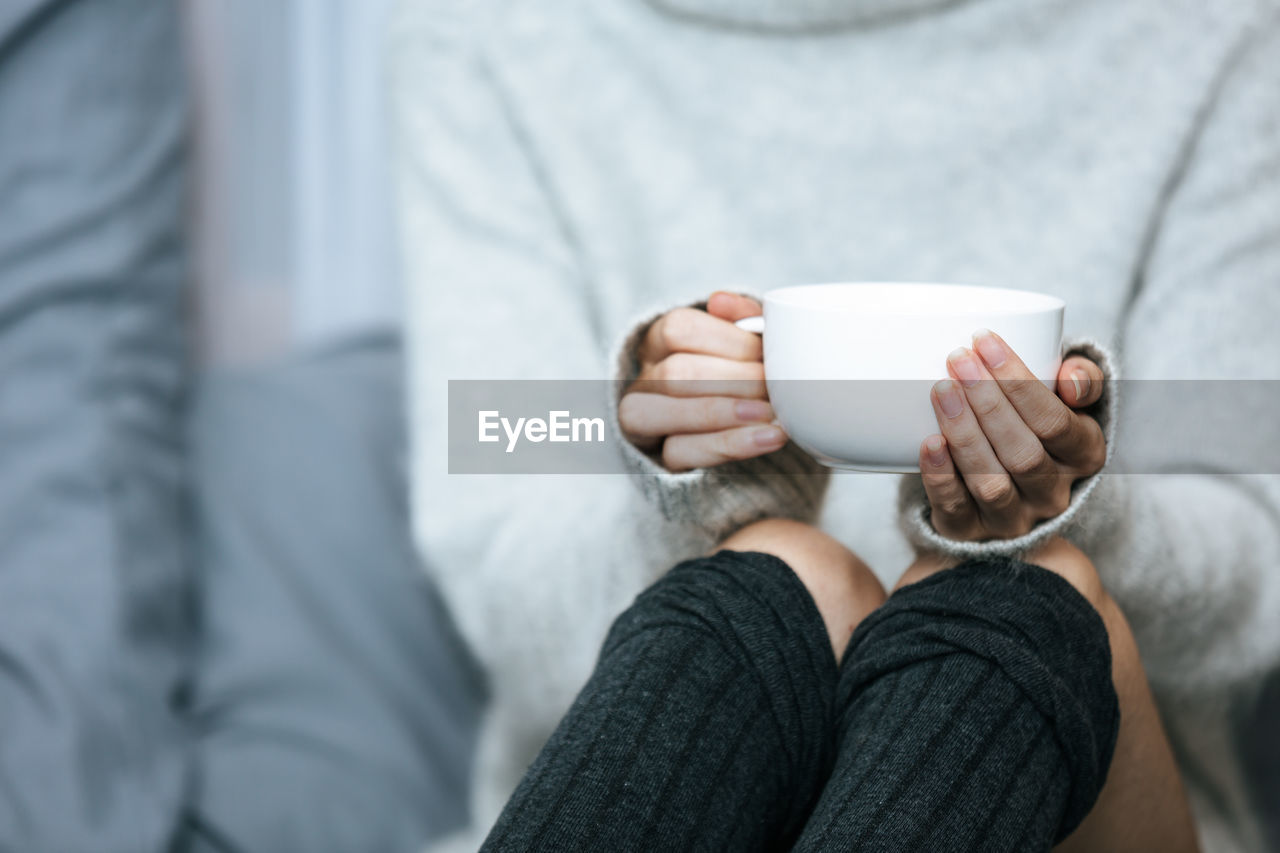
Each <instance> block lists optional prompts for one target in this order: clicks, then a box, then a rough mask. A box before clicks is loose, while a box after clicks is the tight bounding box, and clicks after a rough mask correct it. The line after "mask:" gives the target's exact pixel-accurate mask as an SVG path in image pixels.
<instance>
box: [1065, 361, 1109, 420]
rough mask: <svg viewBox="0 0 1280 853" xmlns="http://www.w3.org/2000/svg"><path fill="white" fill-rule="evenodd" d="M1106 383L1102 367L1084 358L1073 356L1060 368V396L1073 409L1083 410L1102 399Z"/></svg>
mask: <svg viewBox="0 0 1280 853" xmlns="http://www.w3.org/2000/svg"><path fill="white" fill-rule="evenodd" d="M1105 381H1106V379H1105V377H1104V376H1103V375H1102V368H1101V367H1098V365H1096V364H1094V363H1093V362H1092V361H1090V360H1089V359H1087V358H1085V357H1084V356H1080V355H1073V356H1071V357H1070V358H1068V359H1067V360H1066V361H1064V362H1062V367H1060V368H1058V396H1059V397H1061V398H1062V402H1064V403H1066V404H1067V405H1068V406H1070V407H1071V408H1073V409H1083V408H1084V407H1085V406H1092V405H1093V404H1094V403H1096V402H1098V400H1099V399H1100V398H1101V397H1102V384H1103V382H1105Z"/></svg>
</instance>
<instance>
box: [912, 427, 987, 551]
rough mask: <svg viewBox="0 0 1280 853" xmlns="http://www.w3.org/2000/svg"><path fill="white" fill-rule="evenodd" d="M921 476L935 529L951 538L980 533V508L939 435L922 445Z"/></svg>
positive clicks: (964, 537) (945, 443)
mask: <svg viewBox="0 0 1280 853" xmlns="http://www.w3.org/2000/svg"><path fill="white" fill-rule="evenodd" d="M920 478H921V479H922V480H923V481H924V492H925V495H926V496H927V497H928V498H929V508H930V513H931V517H932V520H933V526H934V529H935V530H937V531H938V532H939V533H941V534H942V535H943V536H948V537H950V538H952V539H968V538H969V537H970V536H972V535H973V534H974V533H975V532H977V529H978V526H979V522H978V508H977V507H976V506H975V505H974V503H973V499H972V498H971V497H970V496H969V490H968V489H967V488H966V487H965V485H964V481H963V480H962V479H960V472H958V471H957V470H956V467H955V464H954V463H953V462H952V461H951V454H950V453H948V452H947V442H946V439H945V438H943V437H942V436H940V435H931V436H929V437H928V438H926V439H925V440H924V441H923V442H922V443H921V445H920Z"/></svg>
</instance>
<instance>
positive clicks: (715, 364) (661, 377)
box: [631, 352, 767, 400]
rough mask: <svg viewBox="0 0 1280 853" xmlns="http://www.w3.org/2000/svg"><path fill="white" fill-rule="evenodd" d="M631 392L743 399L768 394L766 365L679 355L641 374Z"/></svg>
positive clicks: (646, 368)
mask: <svg viewBox="0 0 1280 853" xmlns="http://www.w3.org/2000/svg"><path fill="white" fill-rule="evenodd" d="M631 388H632V389H634V390H636V391H640V392H645V393H650V394H665V395H667V396H669V397H743V398H757V399H761V400H763V399H764V398H765V396H766V394H767V392H766V389H765V384H764V365H763V364H761V363H760V362H758V361H735V360H733V359H728V358H719V357H717V356H714V355H699V354H695V353H684V352H678V353H676V354H675V355H669V356H667V357H666V358H664V359H663V360H662V361H660V362H658V363H657V364H653V365H649V366H648V367H645V368H643V369H642V370H641V371H640V375H639V376H638V377H636V381H635V382H633V383H632V385H631Z"/></svg>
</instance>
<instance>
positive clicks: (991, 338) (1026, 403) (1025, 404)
mask: <svg viewBox="0 0 1280 853" xmlns="http://www.w3.org/2000/svg"><path fill="white" fill-rule="evenodd" d="M973 348H974V351H975V352H977V353H978V355H979V356H981V358H982V361H983V364H985V365H986V368H987V370H988V371H989V372H990V373H991V375H992V376H994V377H995V379H996V381H997V382H999V383H1000V389H1001V390H1002V391H1004V395H1005V397H1006V398H1007V399H1008V400H1009V402H1010V403H1012V404H1013V407H1014V408H1015V409H1017V410H1018V414H1020V415H1022V420H1023V421H1025V422H1026V424H1027V426H1028V427H1030V428H1031V431H1032V432H1033V433H1035V434H1036V437H1037V438H1039V439H1040V443H1041V444H1043V445H1044V448H1045V450H1047V451H1049V453H1050V454H1051V455H1053V456H1055V457H1057V458H1058V459H1074V458H1076V457H1077V456H1079V455H1081V453H1082V452H1083V451H1084V450H1085V449H1087V448H1088V447H1089V446H1090V445H1089V441H1091V440H1092V433H1091V432H1090V431H1089V429H1088V427H1087V425H1086V424H1084V423H1083V421H1085V420H1091V419H1090V418H1085V417H1082V416H1080V415H1077V414H1075V413H1074V412H1072V411H1071V409H1070V408H1068V407H1067V405H1066V403H1064V402H1062V400H1060V399H1058V395H1057V394H1055V393H1053V392H1052V391H1050V390H1049V389H1048V388H1046V387H1045V386H1044V383H1043V382H1041V381H1040V380H1039V379H1037V378H1036V376H1035V374H1033V373H1032V372H1031V371H1030V370H1028V369H1027V366H1026V365H1025V364H1023V362H1022V359H1020V358H1019V357H1018V354H1017V353H1015V352H1014V351H1013V350H1012V349H1011V348H1010V347H1009V345H1008V344H1006V343H1005V342H1004V340H1003V339H1002V338H1001V337H1000V336H999V335H997V334H996V333H995V332H992V331H988V330H986V329H984V330H982V331H979V332H977V333H975V334H974V336H973Z"/></svg>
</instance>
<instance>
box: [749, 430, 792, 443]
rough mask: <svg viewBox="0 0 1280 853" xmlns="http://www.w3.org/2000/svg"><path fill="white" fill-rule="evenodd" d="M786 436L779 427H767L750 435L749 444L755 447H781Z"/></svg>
mask: <svg viewBox="0 0 1280 853" xmlns="http://www.w3.org/2000/svg"><path fill="white" fill-rule="evenodd" d="M786 440H787V435H786V433H784V432H783V431H782V429H781V428H780V427H776V426H767V427H760V429H758V430H756V431H755V432H753V433H751V442H752V444H754V445H755V446H756V447H781V446H782V444H783V442H785V441H786Z"/></svg>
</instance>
